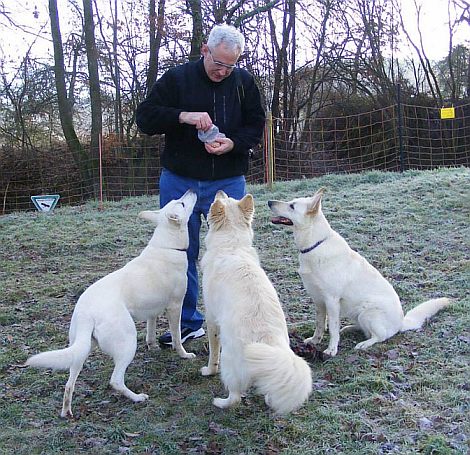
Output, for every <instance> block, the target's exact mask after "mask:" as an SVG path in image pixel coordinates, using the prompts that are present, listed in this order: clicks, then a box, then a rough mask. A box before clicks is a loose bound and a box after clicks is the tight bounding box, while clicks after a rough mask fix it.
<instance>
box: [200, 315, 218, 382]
mask: <svg viewBox="0 0 470 455" xmlns="http://www.w3.org/2000/svg"><path fill="white" fill-rule="evenodd" d="M207 336H208V338H209V361H208V363H207V366H206V367H202V368H201V374H202V375H203V376H212V375H214V374H217V372H218V371H219V362H220V336H219V328H218V327H217V325H216V324H214V323H212V322H209V320H208V321H207Z"/></svg>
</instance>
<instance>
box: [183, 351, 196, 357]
mask: <svg viewBox="0 0 470 455" xmlns="http://www.w3.org/2000/svg"><path fill="white" fill-rule="evenodd" d="M181 358H182V359H195V358H196V354H194V353H193V352H185V353H184V354H182V355H181Z"/></svg>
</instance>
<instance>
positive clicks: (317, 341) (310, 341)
mask: <svg viewBox="0 0 470 455" xmlns="http://www.w3.org/2000/svg"><path fill="white" fill-rule="evenodd" d="M320 342H321V337H310V338H305V340H304V343H305V344H312V345H314V346H315V345H317V344H320Z"/></svg>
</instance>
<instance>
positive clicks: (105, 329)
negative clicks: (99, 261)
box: [26, 190, 197, 417]
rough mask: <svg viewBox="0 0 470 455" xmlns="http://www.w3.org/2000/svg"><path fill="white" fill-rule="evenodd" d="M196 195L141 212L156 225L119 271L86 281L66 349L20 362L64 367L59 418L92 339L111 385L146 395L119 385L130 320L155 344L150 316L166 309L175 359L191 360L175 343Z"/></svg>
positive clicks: (130, 351)
mask: <svg viewBox="0 0 470 455" xmlns="http://www.w3.org/2000/svg"><path fill="white" fill-rule="evenodd" d="M196 199H197V196H196V194H195V193H194V192H192V191H191V190H190V191H188V192H186V194H184V196H182V197H181V198H180V199H178V200H174V201H171V202H169V203H168V204H167V205H166V206H165V207H163V208H162V209H161V210H159V211H143V212H141V213H139V217H140V218H143V219H146V220H149V221H151V222H153V223H156V225H157V227H156V228H155V231H154V233H153V236H152V238H151V239H150V242H149V244H148V245H147V247H146V248H145V249H144V250H143V251H142V253H141V254H140V256H138V257H136V258H135V259H133V260H132V261H130V262H129V263H128V264H126V265H125V266H124V267H122V268H121V269H119V270H117V271H115V272H113V273H110V274H109V275H106V276H105V277H104V278H101V279H100V280H99V281H97V282H96V283H94V284H92V285H91V286H90V287H89V288H88V289H86V290H85V292H84V293H83V294H82V295H81V296H80V298H79V299H78V302H77V305H76V306H75V310H74V312H73V315H72V321H71V324H70V330H69V341H70V342H69V347H68V348H66V349H60V350H56V351H48V352H43V353H41V354H37V355H34V356H32V357H31V358H29V359H28V360H27V362H26V365H30V366H33V367H42V368H53V369H61V370H65V369H70V375H69V379H68V381H67V384H66V386H65V393H64V400H63V405H62V413H61V415H62V417H66V416H67V415H70V416H72V395H73V391H74V387H75V381H76V380H77V377H78V375H79V373H80V371H81V369H82V367H83V363H84V362H85V360H86V359H87V357H88V354H89V353H90V350H91V349H92V347H93V346H94V345H95V344H96V343H97V344H98V345H99V346H100V348H101V349H102V350H103V351H104V352H106V353H107V354H109V355H110V356H111V357H112V358H113V360H114V365H115V366H114V371H113V374H112V376H111V380H110V384H111V386H112V387H113V388H114V389H115V390H117V391H118V392H120V393H122V394H123V395H125V396H126V397H128V398H130V399H131V400H132V401H135V402H139V401H144V400H146V399H147V398H148V395H146V394H144V393H140V394H136V393H134V392H132V391H131V390H129V389H128V388H127V387H126V385H125V384H124V374H125V372H126V369H127V367H128V365H129V364H130V363H131V362H132V359H133V358H134V355H135V351H136V347H137V332H136V328H135V324H134V321H133V319H134V320H138V321H147V337H146V341H147V344H148V345H149V346H155V345H156V334H155V329H156V317H157V316H158V315H159V314H161V313H163V312H164V311H165V310H166V313H167V316H168V320H169V325H170V331H171V335H172V340H173V348H174V349H176V351H177V352H178V354H179V355H180V357H183V358H193V357H195V355H194V354H192V353H188V352H186V351H185V349H184V347H183V345H182V344H181V328H180V319H181V307H182V304H183V297H184V294H185V292H186V286H187V276H186V272H187V268H188V261H187V256H186V249H187V248H188V244H189V237H188V228H187V225H188V220H189V217H190V216H191V213H192V211H193V208H194V205H195V203H196Z"/></svg>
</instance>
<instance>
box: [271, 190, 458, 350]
mask: <svg viewBox="0 0 470 455" xmlns="http://www.w3.org/2000/svg"><path fill="white" fill-rule="evenodd" d="M323 191H324V190H323V189H320V190H319V191H317V192H316V193H315V195H314V196H313V197H305V198H297V199H293V200H292V201H289V202H282V201H268V205H269V207H270V209H271V211H272V212H273V214H274V215H275V218H273V219H272V222H273V223H275V224H286V225H290V226H293V230H294V238H295V243H296V245H297V248H298V249H299V251H300V253H299V261H300V269H299V273H300V276H301V277H302V281H303V283H304V286H305V288H306V289H307V291H308V293H309V294H310V296H311V298H312V300H313V301H314V302H315V304H316V308H317V317H316V326H315V333H314V334H313V337H311V338H307V339H306V340H304V341H305V342H306V343H311V344H318V343H320V341H321V339H322V337H323V334H324V332H325V323H326V322H327V323H328V329H329V333H330V341H329V344H328V348H327V349H326V350H325V351H324V352H325V354H327V355H329V356H335V355H336V353H337V351H338V343H339V333H340V317H341V316H344V317H346V318H349V319H350V320H351V321H352V322H353V324H354V325H352V326H347V327H345V328H344V329H352V328H358V329H360V330H362V331H363V332H364V334H365V335H366V337H368V339H367V340H365V341H363V342H361V343H359V344H357V345H356V349H366V348H368V347H370V346H372V345H373V344H375V343H377V342H380V341H384V340H386V339H388V338H390V337H391V336H393V335H395V334H396V333H397V332H404V331H405V330H416V329H418V328H420V327H421V326H422V325H423V323H424V322H425V321H426V319H428V318H430V317H431V316H433V315H434V314H435V313H437V312H438V311H439V310H440V309H442V308H444V307H446V306H447V305H449V303H450V301H449V299H447V298H439V299H433V300H429V301H427V302H424V303H422V304H421V305H418V306H417V307H416V308H414V309H412V310H411V311H409V312H408V313H407V314H406V315H405V316H404V315H403V310H402V307H401V303H400V299H399V297H398V295H397V293H396V292H395V290H394V289H393V287H392V285H391V284H390V283H389V282H388V281H387V280H386V279H385V278H384V277H383V276H382V275H381V274H380V272H379V271H378V270H377V269H375V268H374V267H373V266H372V265H370V264H369V263H368V262H367V261H366V260H365V259H364V258H363V257H362V256H361V255H360V254H359V253H356V252H355V251H353V250H352V249H351V248H350V247H349V246H348V244H347V243H346V241H345V240H344V239H343V237H341V235H339V234H338V233H337V232H335V231H334V230H333V229H332V228H331V227H330V225H329V223H328V221H327V220H326V218H325V216H324V215H323V213H322V210H321V198H322V195H323ZM344 329H343V330H344Z"/></svg>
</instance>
